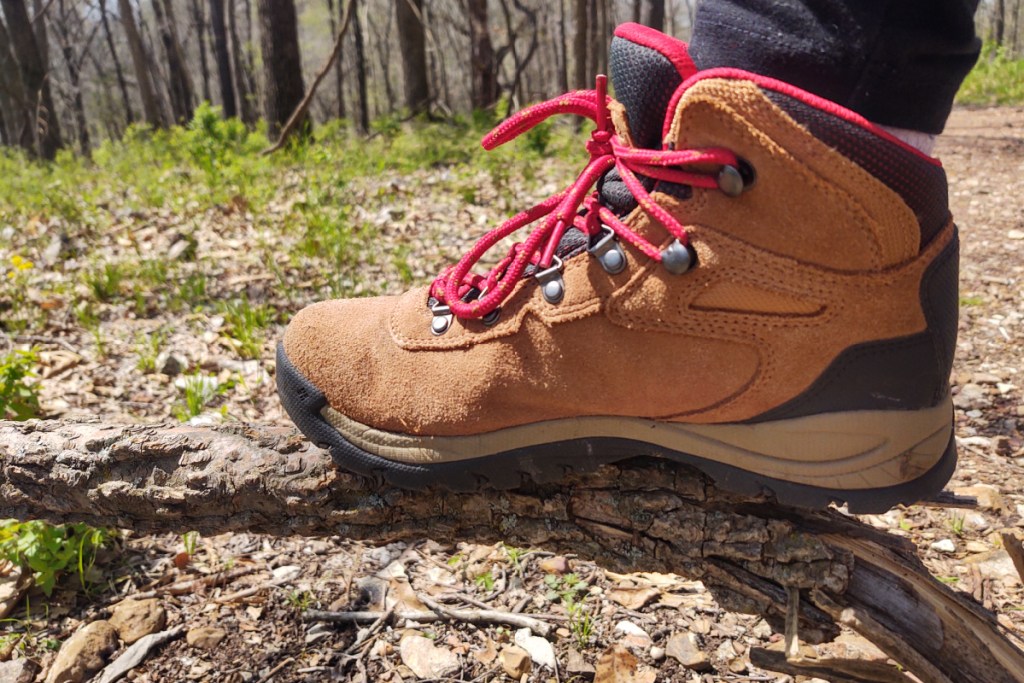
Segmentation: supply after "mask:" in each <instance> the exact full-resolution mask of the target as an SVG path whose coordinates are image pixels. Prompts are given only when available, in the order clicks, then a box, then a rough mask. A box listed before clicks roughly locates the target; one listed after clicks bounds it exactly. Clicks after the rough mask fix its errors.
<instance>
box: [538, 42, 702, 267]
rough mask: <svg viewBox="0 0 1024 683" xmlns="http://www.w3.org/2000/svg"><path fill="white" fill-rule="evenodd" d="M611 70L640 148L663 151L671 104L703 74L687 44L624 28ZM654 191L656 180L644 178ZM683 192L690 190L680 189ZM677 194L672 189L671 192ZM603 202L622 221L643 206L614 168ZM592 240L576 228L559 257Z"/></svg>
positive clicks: (604, 182)
mask: <svg viewBox="0 0 1024 683" xmlns="http://www.w3.org/2000/svg"><path fill="white" fill-rule="evenodd" d="M608 66H609V71H611V74H610V78H611V84H612V88H613V90H614V94H615V99H616V100H618V101H619V103H620V104H622V106H623V107H625V109H626V119H627V120H628V122H629V134H630V136H631V137H632V139H633V144H634V145H636V146H637V147H647V148H652V149H660V148H661V131H662V126H663V125H664V123H665V113H666V110H667V109H668V104H669V101H671V99H672V95H673V94H675V91H676V89H677V88H678V87H679V86H680V85H682V83H683V81H684V80H686V79H687V78H689V77H690V76H692V75H693V74H695V73H697V67H696V66H694V64H693V60H692V59H690V54H689V51H688V50H687V47H686V43H684V42H682V41H681V40H676V39H675V38H672V37H671V36H667V35H665V34H664V33H661V32H660V31H655V30H654V29H652V28H649V27H647V26H641V25H640V24H632V23H629V24H622V25H621V26H619V27H618V28H617V29H615V36H614V37H613V38H612V45H611V50H610V52H609V53H608ZM640 180H641V182H642V183H643V184H644V186H645V187H646V188H647V190H648V191H650V190H651V189H653V188H654V181H652V180H650V179H647V178H643V177H641V179H640ZM675 188H676V189H677V190H678V191H683V192H685V191H688V188H681V187H679V186H675ZM668 189H669V191H672V188H668ZM597 191H598V194H599V195H600V197H601V203H602V204H604V205H605V206H607V207H608V208H609V209H611V210H612V211H614V212H615V213H616V214H618V215H620V216H622V215H625V214H627V213H629V212H630V211H632V210H633V209H635V208H636V206H637V202H636V200H635V199H634V198H633V194H632V193H631V192H630V191H629V188H627V187H626V184H625V183H624V182H623V181H622V178H621V177H619V173H618V171H616V170H615V169H614V168H613V169H612V170H610V171H609V172H608V173H606V174H605V175H604V177H603V178H601V180H600V181H598V184H597ZM588 243H589V238H588V237H587V235H586V234H585V233H583V232H582V231H580V230H577V229H576V228H570V229H569V230H567V231H566V233H565V235H564V236H563V237H562V240H561V242H559V244H558V249H557V250H556V253H557V254H558V255H559V256H560V257H561V258H568V257H570V256H573V255H575V254H578V253H580V252H582V251H583V250H584V249H586V247H587V245H588Z"/></svg>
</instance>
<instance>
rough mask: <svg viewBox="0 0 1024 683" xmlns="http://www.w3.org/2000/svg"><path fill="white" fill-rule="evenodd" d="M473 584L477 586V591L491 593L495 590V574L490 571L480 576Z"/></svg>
mask: <svg viewBox="0 0 1024 683" xmlns="http://www.w3.org/2000/svg"><path fill="white" fill-rule="evenodd" d="M473 583H475V584H476V587H477V589H479V590H482V591H485V592H487V593H490V592H491V591H493V590H494V573H493V572H491V571H490V570H488V571H486V572H484V573H483V574H479V575H477V577H476V578H475V579H473Z"/></svg>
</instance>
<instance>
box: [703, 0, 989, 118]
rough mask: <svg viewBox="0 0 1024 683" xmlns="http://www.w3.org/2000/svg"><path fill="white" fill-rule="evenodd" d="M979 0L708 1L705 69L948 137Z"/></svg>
mask: <svg viewBox="0 0 1024 683" xmlns="http://www.w3.org/2000/svg"><path fill="white" fill-rule="evenodd" d="M977 6H978V0H702V2H701V3H700V5H699V6H698V8H697V16H696V21H695V23H694V29H693V39H692V41H691V44H690V52H691V55H692V56H693V59H694V61H695V62H696V64H697V66H698V67H699V68H701V69H710V68H714V67H721V66H729V67H736V68H740V69H744V70H746V71H751V72H753V73H757V74H761V75H764V76H770V77H772V78H777V79H779V80H781V81H785V82H787V83H791V84H793V85H795V86H797V87H799V88H803V89H804V90H807V91H809V92H812V93H814V94H816V95H819V96H821V97H824V98H826V99H829V100H833V101H835V102H837V103H839V104H841V105H843V106H845V107H848V108H849V109H852V110H854V111H856V112H857V113H859V114H861V115H862V116H864V117H865V118H867V119H868V120H870V121H873V122H875V123H880V124H883V125H888V126H896V127H898V128H908V129H911V130H919V131H924V132H927V133H940V132H942V128H943V126H944V125H945V123H946V118H947V117H948V116H949V111H950V109H951V108H952V106H953V96H954V95H955V94H956V91H957V89H958V88H959V87H960V83H961V82H962V81H963V79H964V76H966V75H967V72H968V71H970V70H971V67H972V66H974V63H975V61H976V60H977V58H978V52H979V50H980V48H981V41H979V40H978V38H977V37H976V36H975V33H974V10H975V9H976V8H977Z"/></svg>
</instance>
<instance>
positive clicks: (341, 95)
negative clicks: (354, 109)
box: [327, 0, 353, 119]
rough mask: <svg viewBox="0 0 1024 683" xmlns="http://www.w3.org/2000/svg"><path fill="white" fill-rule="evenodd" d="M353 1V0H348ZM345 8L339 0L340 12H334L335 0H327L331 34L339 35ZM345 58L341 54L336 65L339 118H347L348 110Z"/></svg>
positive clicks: (336, 95) (337, 110)
mask: <svg viewBox="0 0 1024 683" xmlns="http://www.w3.org/2000/svg"><path fill="white" fill-rule="evenodd" d="M348 1H349V2H352V1H353V0H348ZM344 14H345V11H344V8H343V7H342V0H338V14H337V15H335V13H334V0H327V16H328V17H330V19H331V35H332V36H336V35H338V19H342V20H344ZM344 65H345V59H344V57H342V56H339V58H338V60H337V62H336V63H335V65H334V93H335V98H336V99H337V108H336V110H335V111H336V112H337V116H338V118H339V119H343V118H345V116H346V115H347V113H348V112H346V111H345V69H344Z"/></svg>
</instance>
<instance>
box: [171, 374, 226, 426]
mask: <svg viewBox="0 0 1024 683" xmlns="http://www.w3.org/2000/svg"><path fill="white" fill-rule="evenodd" d="M232 384H233V383H231V382H224V383H221V382H219V381H218V380H217V378H216V377H215V376H213V375H204V374H202V373H199V372H197V373H195V374H193V375H188V376H186V377H185V378H184V380H183V384H182V402H181V403H180V404H178V406H177V408H175V411H174V414H175V416H176V417H177V418H178V419H179V420H181V421H182V422H187V421H189V420H191V419H192V418H193V417H196V416H197V415H200V414H201V413H202V412H203V410H204V409H205V408H206V406H208V405H209V404H210V403H212V402H213V400H214V399H216V398H217V397H218V396H223V395H224V394H226V393H227V392H228V391H229V390H230V389H231V386H232Z"/></svg>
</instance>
